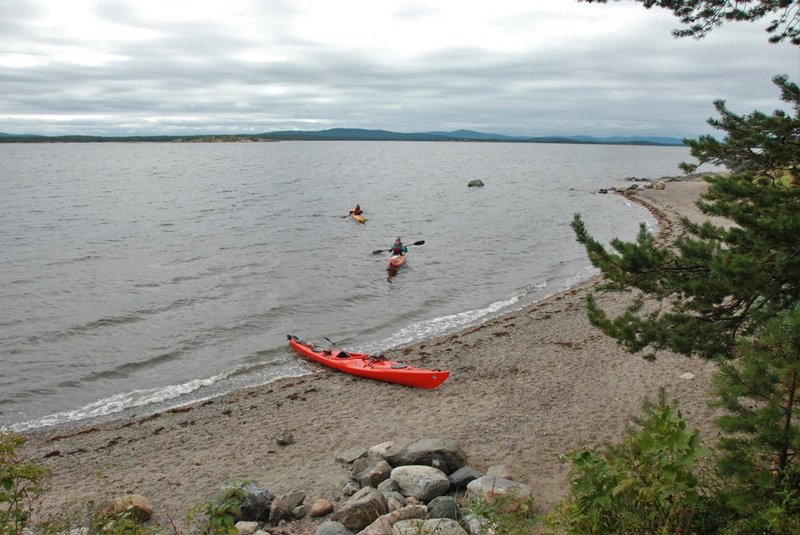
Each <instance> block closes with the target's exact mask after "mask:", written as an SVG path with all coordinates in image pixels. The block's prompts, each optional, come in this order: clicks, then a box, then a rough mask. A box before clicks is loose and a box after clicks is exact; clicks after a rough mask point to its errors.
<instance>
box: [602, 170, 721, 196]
mask: <svg viewBox="0 0 800 535" xmlns="http://www.w3.org/2000/svg"><path fill="white" fill-rule="evenodd" d="M706 174H707V173H693V174H688V175H684V176H665V177H661V178H659V179H658V180H651V179H649V178H637V177H634V176H629V177H626V178H625V181H626V182H634V184H631V185H629V186H625V187H623V186H616V187H611V188H600V189H599V190H597V193H622V194H626V193H635V192H637V191H640V190H646V189H656V190H662V189H666V187H667V182H680V181H682V180H694V179H697V178H700V177H702V176H704V175H706Z"/></svg>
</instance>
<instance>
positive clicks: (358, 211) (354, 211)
mask: <svg viewBox="0 0 800 535" xmlns="http://www.w3.org/2000/svg"><path fill="white" fill-rule="evenodd" d="M362 213H363V212H362V210H361V205H360V204H357V205H356V207H355V208H353V209H352V210H350V214H352V215H361V214H362Z"/></svg>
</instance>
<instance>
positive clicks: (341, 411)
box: [23, 180, 715, 533]
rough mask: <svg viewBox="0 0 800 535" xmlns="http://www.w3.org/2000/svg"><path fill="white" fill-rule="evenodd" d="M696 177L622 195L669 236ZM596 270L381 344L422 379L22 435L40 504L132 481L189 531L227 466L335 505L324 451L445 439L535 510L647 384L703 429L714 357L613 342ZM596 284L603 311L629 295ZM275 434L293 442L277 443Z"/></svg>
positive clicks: (294, 387) (253, 396)
mask: <svg viewBox="0 0 800 535" xmlns="http://www.w3.org/2000/svg"><path fill="white" fill-rule="evenodd" d="M705 188H706V183H705V182H703V181H700V180H686V181H675V182H668V183H667V184H666V189H664V190H652V189H651V190H643V191H639V192H637V193H635V194H633V195H630V197H629V198H630V199H631V202H641V203H643V204H644V205H645V206H646V207H648V209H650V210H651V211H652V212H653V213H654V214H655V216H656V217H657V218H658V220H659V224H660V225H661V231H662V236H664V235H667V236H669V235H674V234H675V233H677V232H680V230H681V227H680V223H679V217H680V216H682V215H686V216H689V218H690V219H700V218H701V217H702V216H701V214H700V212H699V210H698V209H697V208H696V206H695V205H694V202H695V201H696V199H697V198H698V196H699V195H700V193H701V192H702V191H704V189H705ZM589 230H590V232H591V229H589ZM598 280H599V279H597V278H595V279H593V280H590V281H586V282H584V283H582V284H580V285H579V286H577V287H574V288H572V289H570V290H568V291H566V292H563V293H560V294H557V295H554V296H551V297H550V298H548V299H546V300H544V301H541V302H538V303H535V304H533V305H531V306H529V307H527V308H525V309H522V310H519V311H516V312H513V313H510V314H507V315H505V316H502V317H498V318H495V319H492V320H490V321H487V322H486V323H483V324H481V325H479V326H475V327H471V328H468V329H465V330H463V331H460V332H456V333H452V334H448V335H446V336H442V337H438V338H433V339H428V340H424V341H421V342H419V343H416V344H413V345H410V346H407V347H402V348H397V349H395V350H393V351H390V352H387V353H386V354H387V356H389V357H391V358H393V359H394V360H400V361H403V362H407V363H409V364H413V365H415V366H421V367H428V368H440V369H448V370H450V371H451V376H450V378H449V379H448V380H447V381H446V382H445V383H444V384H442V385H441V386H440V387H439V388H437V389H435V390H419V389H412V388H407V387H402V386H397V385H391V384H387V383H380V382H376V381H370V380H366V379H360V378H356V377H351V376H348V375H344V374H341V373H337V372H335V371H331V370H328V369H324V368H322V367H319V368H318V369H317V371H316V373H314V374H312V375H309V376H304V377H300V378H293V379H285V380H280V381H277V382H274V383H271V384H268V385H265V386H262V387H258V388H253V389H249V390H243V391H237V392H234V393H231V394H228V395H225V396H222V397H218V398H214V399H212V400H208V401H205V402H200V403H197V404H194V405H190V406H186V407H182V408H180V409H173V410H168V411H164V412H161V413H159V414H156V415H149V416H141V415H140V416H135V415H134V416H129V417H126V418H125V419H121V420H116V421H113V422H109V423H102V424H87V425H84V426H83V427H68V428H66V427H65V428H55V429H43V430H39V431H35V432H30V433H27V435H28V437H29V440H28V442H27V443H26V444H25V446H24V449H23V453H24V454H25V455H26V456H28V457H30V458H33V459H35V460H37V461H39V462H41V463H42V464H44V465H46V466H49V467H50V468H52V470H53V477H52V480H51V481H50V490H49V491H48V492H47V493H46V494H45V495H44V496H43V499H42V500H41V503H40V504H39V506H38V509H37V511H38V514H39V515H40V516H41V515H46V514H48V513H51V512H53V511H55V510H56V509H57V508H59V507H63V506H64V505H65V504H70V503H74V502H76V501H77V500H81V499H85V498H97V497H99V496H117V495H120V494H126V493H136V494H141V495H143V496H145V497H147V498H148V499H149V500H150V501H151V502H152V503H153V505H154V508H155V515H154V517H155V520H156V521H158V522H159V523H160V524H163V525H165V526H168V525H169V523H170V519H171V520H172V521H174V523H175V524H176V525H177V526H178V527H181V528H182V532H183V533H186V532H187V531H186V525H187V524H186V513H187V511H188V510H189V509H190V508H191V507H192V506H194V505H197V504H199V503H201V502H202V501H203V500H205V499H206V498H207V497H208V496H209V495H210V494H211V493H212V492H213V491H214V490H215V489H216V488H218V486H219V485H220V484H221V483H222V482H223V481H225V480H227V479H229V478H232V477H238V478H244V479H250V480H256V481H259V482H260V483H262V484H263V485H264V486H265V487H267V488H268V489H270V490H271V491H272V492H273V493H274V494H276V495H280V494H285V493H288V492H290V491H292V490H295V489H299V490H302V491H304V492H305V493H306V496H307V497H306V503H309V504H310V503H312V502H313V501H314V500H315V499H317V498H328V499H331V500H333V501H334V502H336V500H339V499H341V498H342V496H341V489H342V486H343V483H344V482H345V481H346V480H347V477H348V475H349V471H348V468H347V467H346V466H344V465H342V464H340V463H337V462H336V461H335V460H334V453H336V452H339V451H342V450H345V449H348V448H351V447H353V446H365V447H368V446H371V445H374V444H378V443H382V442H385V441H393V442H395V443H398V442H401V441H405V440H413V439H417V438H421V437H442V438H452V439H455V440H457V441H458V443H459V444H460V445H461V447H462V448H463V450H464V451H465V452H466V454H467V456H468V459H469V463H470V464H471V465H472V466H474V467H476V468H477V469H479V470H485V469H486V468H488V467H489V466H492V465H498V464H503V465H506V467H508V469H509V470H510V472H511V473H512V474H513V476H514V479H516V480H518V481H521V482H524V483H527V484H529V485H530V486H531V487H532V489H533V491H534V494H535V496H536V502H537V504H538V505H539V506H540V507H541V508H542V509H544V510H547V509H548V508H549V507H550V506H551V505H552V504H553V503H555V502H557V501H558V500H559V499H561V498H562V497H563V496H564V495H565V493H566V488H567V479H566V475H567V472H568V468H569V467H568V466H567V465H562V464H561V463H560V462H559V461H558V459H557V457H556V456H557V455H558V454H559V453H564V452H567V451H570V450H572V449H575V448H577V447H580V446H582V445H597V444H601V443H603V442H606V441H615V440H617V439H619V438H620V437H621V436H623V435H624V433H625V430H626V428H627V427H628V425H629V424H630V416H631V415H636V414H639V413H640V408H641V405H642V402H643V401H644V400H645V398H647V397H649V398H650V399H655V397H656V394H657V391H658V389H659V387H665V388H666V389H667V392H668V395H669V398H670V399H671V400H672V399H674V400H676V401H677V403H678V406H679V408H680V410H681V412H682V413H683V415H684V416H685V417H686V419H687V420H688V422H689V424H690V426H691V427H696V428H699V429H700V430H701V432H702V435H703V437H704V438H705V439H707V440H709V439H713V437H714V436H715V431H714V427H713V425H712V422H713V418H714V416H715V413H714V411H713V410H712V409H710V408H709V407H708V399H709V398H708V391H709V384H710V378H711V375H712V372H713V365H712V364H710V363H708V362H705V361H702V360H699V359H688V358H685V357H681V356H677V355H673V354H670V353H662V354H660V355H659V358H658V360H656V361H655V362H647V361H645V360H643V359H642V358H641V357H639V356H635V355H629V354H627V353H625V352H624V351H623V350H622V349H621V348H620V347H619V346H618V345H617V344H616V342H614V341H613V340H611V339H609V338H607V337H605V336H604V335H603V334H602V333H601V332H600V331H599V330H597V329H595V328H594V327H592V326H591V325H590V324H589V322H588V320H587V318H586V311H585V299H586V295H587V292H588V291H590V290H591V289H592V288H593V287H595V286H596V284H597V283H598ZM598 297H599V301H600V302H601V303H602V304H603V305H604V306H605V307H606V308H610V309H611V310H621V308H622V307H623V306H624V305H625V304H626V302H627V300H628V299H629V296H626V295H606V294H600V295H598ZM301 330H302V329H301V328H299V327H298V332H296V333H293V334H297V335H302V334H303V333H302V332H300V331H301ZM685 374H691V376H692V378H686V377H689V375H685ZM682 376H683V378H682ZM286 432H290V433H292V435H293V438H294V442H293V443H292V444H289V445H278V443H277V442H276V439H277V438H279V437H280V436H281V435H283V434H284V433H286ZM319 522H320V521H319V520H311V519H307V520H304V521H302V522H298V523H296V524H292V525H291V527H287V528H284V531H283V532H284V533H313V532H314V529H315V527H316V525H317V524H318V523H319ZM279 532H281V531H276V533H279Z"/></svg>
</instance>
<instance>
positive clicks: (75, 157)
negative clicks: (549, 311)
mask: <svg viewBox="0 0 800 535" xmlns="http://www.w3.org/2000/svg"><path fill="white" fill-rule="evenodd" d="M690 159H691V157H690V155H689V152H688V149H686V148H684V147H646V146H611V145H569V144H534V143H439V142H347V141H330V142H329V141H319V142H299V141H297V142H264V143H85V144H84V143H42V144H0V208H2V209H1V210H0V229H1V230H0V412H1V414H0V426H2V425H6V426H8V425H13V427H14V428H16V429H19V430H25V429H31V428H37V427H42V426H46V425H53V424H63V423H67V422H75V421H79V420H82V419H84V418H90V417H114V416H115V415H120V414H122V411H125V410H130V409H136V410H139V411H147V410H154V409H155V408H157V407H164V406H169V405H175V404H181V403H186V402H188V401H191V400H196V399H201V398H206V397H210V396H215V395H218V394H220V393H224V392H228V391H231V390H233V389H238V388H244V387H248V386H253V385H258V384H264V383H267V382H270V381H273V380H275V379H276V378H280V377H287V376H297V375H303V374H307V373H310V372H312V371H314V370H317V369H319V368H318V367H317V365H315V364H313V363H309V362H307V361H305V360H303V359H302V358H301V357H299V356H298V355H296V354H294V353H293V352H292V351H291V350H290V349H289V348H288V345H287V343H286V335H287V334H294V335H297V336H299V337H300V338H305V339H310V340H313V341H316V342H322V343H327V342H325V337H327V338H329V339H330V340H332V341H333V342H335V343H337V344H338V345H340V346H341V347H344V348H346V349H352V350H357V351H362V352H377V351H382V350H385V349H387V348H390V347H394V346H398V345H402V344H407V343H410V342H413V341H415V340H419V339H421V338H425V337H429V336H434V335H438V334H442V333H446V332H448V331H451V330H454V329H458V328H461V327H465V326H468V325H472V324H476V323H480V322H481V321H484V320H486V319H487V318H489V317H492V316H494V315H497V314H501V313H503V312H508V311H511V310H514V309H516V308H519V307H522V306H524V305H526V304H529V303H531V302H533V301H536V300H539V299H542V298H543V297H545V296H547V295H551V294H553V293H555V292H558V291H560V290H563V289H565V288H567V287H569V286H570V285H573V284H575V283H577V282H579V281H581V280H583V279H586V278H588V277H590V276H591V275H593V274H594V271H593V269H592V267H591V266H590V264H589V262H588V259H587V257H586V254H585V251H584V250H583V249H582V247H581V246H580V245H579V244H578V243H576V241H575V236H574V233H573V231H572V229H571V228H570V221H571V220H572V217H573V214H575V213H580V214H581V215H582V216H583V218H584V220H585V221H586V223H587V225H588V227H589V230H590V232H591V233H592V234H593V235H594V236H595V237H597V238H598V239H600V240H601V241H608V240H610V239H611V238H612V237H621V238H624V239H633V237H634V236H635V234H636V232H637V231H638V228H639V225H640V224H642V223H644V224H646V225H648V226H649V227H650V228H653V229H654V227H655V221H654V220H653V218H652V217H651V216H650V214H649V213H648V212H647V211H646V210H644V209H643V208H642V207H641V206H639V205H637V204H635V203H631V202H630V201H628V200H626V199H625V198H624V197H622V196H618V195H602V194H598V193H597V191H598V189H600V188H604V187H608V186H615V185H627V184H628V183H627V182H625V178H626V177H637V178H651V179H654V178H658V177H661V176H674V175H678V174H679V171H678V167H677V166H678V164H679V163H680V162H681V161H686V160H690ZM476 179H480V180H482V181H483V183H484V184H485V185H484V187H467V184H468V183H469V182H470V181H471V180H476ZM356 203H359V204H360V205H361V207H362V208H363V209H364V212H365V215H366V217H367V223H366V224H365V225H360V224H358V223H357V222H356V221H354V220H353V219H351V218H349V217H348V216H347V214H348V212H349V210H350V208H352V207H353V206H355V204H356ZM398 236H400V237H402V239H403V241H404V242H405V243H407V244H411V243H413V242H416V241H420V240H424V241H425V243H424V244H423V245H418V246H414V245H410V246H409V256H408V261H407V263H406V265H405V266H404V267H403V268H401V269H400V270H399V271H398V272H397V273H396V274H395V275H394V276H391V274H390V273H387V271H386V253H384V252H382V251H381V252H379V253H378V254H373V252H374V251H376V250H379V249H387V248H388V247H389V245H390V244H391V243H392V242H393V241H394V239H395V238H396V237H398Z"/></svg>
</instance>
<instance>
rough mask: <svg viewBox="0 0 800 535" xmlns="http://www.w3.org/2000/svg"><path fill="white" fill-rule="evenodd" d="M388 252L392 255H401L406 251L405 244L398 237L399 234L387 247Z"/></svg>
mask: <svg viewBox="0 0 800 535" xmlns="http://www.w3.org/2000/svg"><path fill="white" fill-rule="evenodd" d="M389 252H390V253H392V254H393V255H401V254H406V253H407V252H408V249H407V248H406V246H405V245H403V241H402V240H401V239H400V236H398V237H397V239H396V240H394V243H393V244H392V246H391V247H389Z"/></svg>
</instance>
